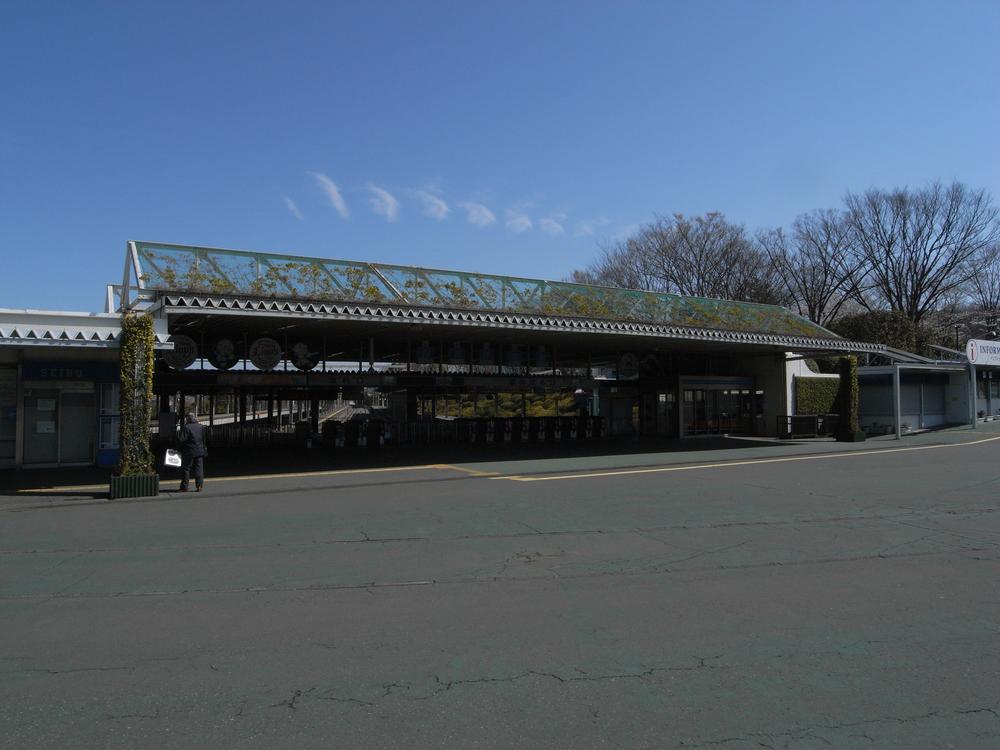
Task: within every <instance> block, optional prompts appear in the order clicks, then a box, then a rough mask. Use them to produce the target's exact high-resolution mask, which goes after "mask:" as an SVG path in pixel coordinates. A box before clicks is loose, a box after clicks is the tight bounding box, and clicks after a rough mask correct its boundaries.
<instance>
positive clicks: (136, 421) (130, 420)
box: [118, 313, 154, 476]
mask: <svg viewBox="0 0 1000 750" xmlns="http://www.w3.org/2000/svg"><path fill="white" fill-rule="evenodd" d="M153 345H154V338H153V319H152V318H150V317H147V316H145V315H139V314H135V313H131V314H129V315H126V316H125V317H124V318H123V319H122V334H121V339H120V347H121V351H120V358H121V359H120V364H121V402H120V411H121V417H120V421H119V435H118V438H119V445H120V447H121V465H120V466H119V472H120V473H121V474H122V475H123V476H132V475H142V474H152V473H153V453H152V450H151V448H150V444H149V438H150V434H149V422H150V419H151V418H152V402H153Z"/></svg>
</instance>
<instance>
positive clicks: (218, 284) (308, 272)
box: [134, 242, 839, 339]
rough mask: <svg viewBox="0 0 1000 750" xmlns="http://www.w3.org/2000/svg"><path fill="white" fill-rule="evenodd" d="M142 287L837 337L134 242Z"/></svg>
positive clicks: (664, 303)
mask: <svg viewBox="0 0 1000 750" xmlns="http://www.w3.org/2000/svg"><path fill="white" fill-rule="evenodd" d="M134 244H135V247H136V250H137V253H138V257H139V264H140V267H141V279H142V282H143V284H144V286H145V287H146V288H147V289H150V290H153V291H161V292H175V293H183V292H199V293H215V294H240V295H250V296H263V297H275V298H299V299H314V300H322V301H335V302H394V303H397V304H404V305H415V306H428V307H450V308H464V309H473V310H490V311H498V312H518V313H537V314H546V315H568V316H576V317H582V318H597V319H601V320H616V321H633V322H644V323H647V322H648V323H657V324H660V325H675V326H690V327H693V328H709V329H716V330H724V331H740V332H752V333H764V334H775V335H782V336H808V337H813V338H831V339H836V338H839V337H837V336H836V335H835V334H833V333H831V332H830V331H827V330H826V329H825V328H822V327H820V326H818V325H816V324H815V323H813V322H811V321H809V320H807V319H806V318H803V317H802V316H800V315H796V314H795V313H793V312H792V311H791V310H787V309H786V308H783V307H778V306H775V305H761V304H756V303H751V302H733V301H729V300H716V299H704V298H700V297H682V296H680V295H676V294H666V293H660V292H644V291H639V290H635V289H616V288H612V287H602V286H591V285H586V284H572V283H569V282H564V281H543V280H541V279H528V278H520V277H514V276H499V275H495V274H479V273H466V272H462V271H443V270H440V269H430V268H420V267H417V266H398V265H391V264H381V263H363V262H360V261H349V260H333V259H329V258H307V257H298V256H293V255H281V254H275V253H259V252H248V251H243V250H222V249H217V248H208V247H194V246H188V245H168V244H162V243H154V242H136V243H134Z"/></svg>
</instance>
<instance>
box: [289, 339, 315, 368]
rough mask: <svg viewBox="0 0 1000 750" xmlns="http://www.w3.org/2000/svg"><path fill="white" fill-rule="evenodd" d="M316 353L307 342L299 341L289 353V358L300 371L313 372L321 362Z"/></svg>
mask: <svg viewBox="0 0 1000 750" xmlns="http://www.w3.org/2000/svg"><path fill="white" fill-rule="evenodd" d="M316 354H317V353H316V352H314V351H313V350H312V348H311V347H310V346H309V344H307V343H306V342H305V341H299V342H297V343H296V344H295V345H294V346H292V351H290V352H289V353H288V358H289V359H290V360H291V362H292V364H293V365H295V367H296V368H297V369H299V370H311V369H312V368H314V367H315V366H316V365H317V363H318V362H319V357H318V356H316Z"/></svg>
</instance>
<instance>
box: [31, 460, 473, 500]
mask: <svg viewBox="0 0 1000 750" xmlns="http://www.w3.org/2000/svg"><path fill="white" fill-rule="evenodd" d="M450 468H457V467H451V466H448V465H446V464H423V465H420V466H386V467H382V468H377V469H330V470H327V471H297V472H289V473H286V474H246V475H241V476H235V477H214V478H212V479H206V480H205V484H216V483H218V482H243V481H254V480H260V479H297V478H300V477H333V476H341V475H345V474H377V473H382V472H390V471H426V470H427V469H450ZM470 471H471V469H470ZM171 481H177V482H180V477H179V476H178V477H168V478H166V479H164V478H163V477H161V478H160V483H161V484H163V483H165V482H171ZM107 488H108V485H107V484H106V483H105V484H81V485H76V486H74V487H36V488H32V489H26V490H18V492H19V493H39V494H45V493H46V492H74V491H83V490H101V489H104V490H106V489H107Z"/></svg>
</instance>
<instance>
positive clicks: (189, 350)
mask: <svg viewBox="0 0 1000 750" xmlns="http://www.w3.org/2000/svg"><path fill="white" fill-rule="evenodd" d="M167 341H171V342H173V345H174V348H173V349H169V350H167V351H165V352H164V353H163V361H164V362H166V363H167V364H168V365H169V366H170V367H172V368H173V369H175V370H185V369H187V368H188V367H190V366H191V365H193V364H194V361H195V360H196V359H198V345H197V344H196V343H194V339H193V338H191V337H190V336H184V335H183V334H179V333H178V334H174V335H173V336H171V337H170V338H169V339H167Z"/></svg>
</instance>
